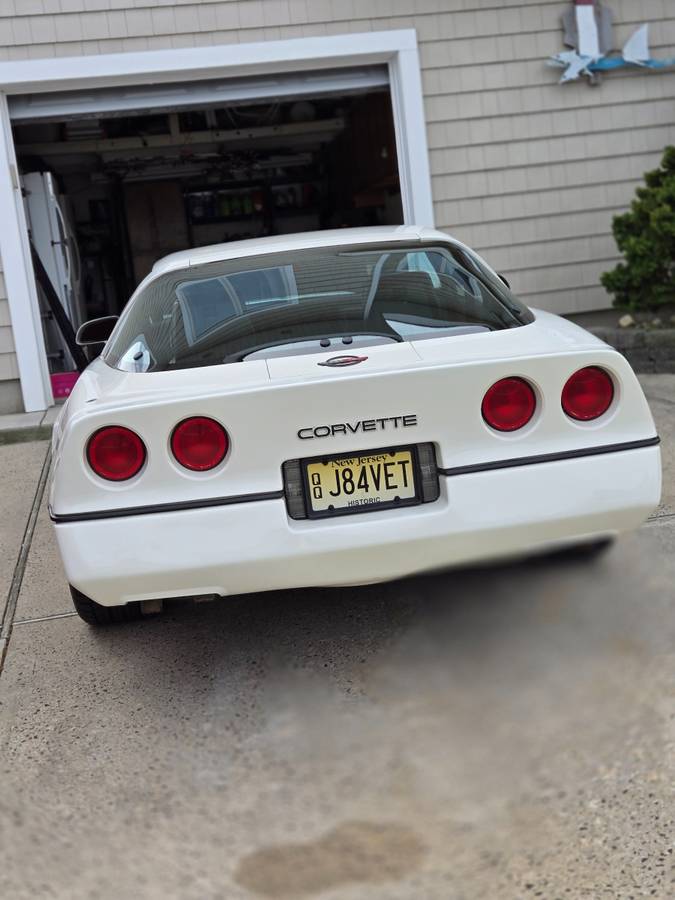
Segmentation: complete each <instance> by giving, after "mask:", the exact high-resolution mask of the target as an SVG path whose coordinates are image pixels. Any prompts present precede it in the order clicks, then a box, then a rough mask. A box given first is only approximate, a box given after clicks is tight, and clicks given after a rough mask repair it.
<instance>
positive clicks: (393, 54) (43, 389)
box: [0, 29, 434, 412]
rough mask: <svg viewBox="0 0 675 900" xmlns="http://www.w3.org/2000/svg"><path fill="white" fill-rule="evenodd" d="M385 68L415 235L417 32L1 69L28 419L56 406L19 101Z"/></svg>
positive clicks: (427, 207)
mask: <svg viewBox="0 0 675 900" xmlns="http://www.w3.org/2000/svg"><path fill="white" fill-rule="evenodd" d="M383 63H385V64H387V65H388V67H389V81H390V90H391V99H392V108H393V114H394V126H395V134H396V150H397V154H398V166H399V177H400V183H401V197H402V202H403V220H404V223H405V224H406V225H428V226H433V224H434V212H433V202H432V194H431V177H430V173H429V156H428V150H427V140H426V122H425V118H424V105H423V95H422V79H421V75H420V64H419V54H418V50H417V36H416V33H415V31H414V29H406V30H400V31H381V32H368V33H365V34H342V35H332V36H329V37H311V38H294V39H291V40H284V41H262V42H257V43H250V44H227V45H221V46H215V47H194V48H192V47H191V48H187V49H185V48H183V49H173V50H149V51H145V52H142V53H109V54H103V55H100V56H78V57H63V58H53V59H36V60H32V59H31V60H22V61H19V62H2V63H0V132H1V133H0V208H1V209H2V218H1V219H0V258H1V259H2V269H3V272H4V276H5V284H6V286H7V296H8V299H9V310H10V317H11V321H12V332H13V335H14V346H15V351H16V356H17V361H18V367H19V375H20V378H21V391H22V395H23V402H24V408H25V410H26V412H33V411H36V410H40V409H46V408H47V407H48V406H50V405H52V403H53V402H54V401H53V397H52V392H51V385H50V381H49V372H48V367H47V361H46V356H45V349H44V340H43V336H42V326H41V321H40V310H39V306H38V298H37V289H36V286H35V279H34V277H33V268H32V265H31V260H30V249H29V244H28V233H27V226H26V217H25V214H24V208H23V202H22V198H21V191H20V187H19V179H18V169H17V164H16V154H15V150H14V142H13V138H12V130H11V121H10V116H9V109H8V103H7V98H8V97H9V96H12V95H15V94H28V93H32V94H36V93H41V92H53V91H70V90H84V89H88V88H106V87H119V86H121V85H140V84H158V83H170V82H176V81H197V80H202V79H209V78H219V77H232V78H237V77H239V78H241V77H245V76H251V75H266V74H274V73H279V72H297V71H302V70H318V69H335V68H342V67H350V66H355V65H357V66H358V65H377V64H383Z"/></svg>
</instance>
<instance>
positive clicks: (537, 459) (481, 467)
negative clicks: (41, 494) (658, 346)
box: [49, 436, 661, 524]
mask: <svg viewBox="0 0 675 900" xmlns="http://www.w3.org/2000/svg"><path fill="white" fill-rule="evenodd" d="M660 443H661V438H660V437H658V436H657V437H653V438H647V439H646V440H643V441H628V442H627V443H625V444H604V445H603V446H601V447H587V448H585V449H583V450H564V451H563V452H562V453H544V454H542V455H541V456H521V457H517V458H515V459H499V460H495V461H493V462H486V463H476V464H474V465H470V466H457V467H456V468H454V469H438V474H439V475H445V476H446V477H452V476H453V475H470V474H472V473H474V472H491V471H493V470H494V469H513V468H516V467H517V466H534V465H537V464H538V463H547V462H558V461H559V460H563V459H578V458H579V457H583V456H599V455H600V454H602V453H619V452H621V451H624V450H641V449H642V448H643V447H656V446H657V445H658V444H660ZM284 496H285V495H284V492H283V490H280V491H268V492H267V493H264V494H235V495H233V496H231V497H210V498H205V499H203V500H181V501H179V502H177V503H155V504H152V505H150V506H127V507H124V508H122V509H101V510H96V511H95V512H83V513H66V514H65V515H60V514H59V513H54V512H52V510H51V508H50V509H49V516H50V518H51V520H52V522H55V523H56V524H61V523H65V522H95V521H97V520H99V519H121V518H125V517H127V516H147V515H152V514H153V513H166V512H179V511H181V510H184V509H208V508H209V507H213V506H232V505H233V504H236V503H257V502H259V501H261V500H282V499H283V498H284Z"/></svg>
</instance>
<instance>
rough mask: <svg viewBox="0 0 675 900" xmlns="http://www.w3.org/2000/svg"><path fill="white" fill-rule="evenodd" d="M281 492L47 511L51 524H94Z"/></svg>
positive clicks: (253, 499)
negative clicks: (107, 520) (64, 511)
mask: <svg viewBox="0 0 675 900" xmlns="http://www.w3.org/2000/svg"><path fill="white" fill-rule="evenodd" d="M283 497H284V492H283V491H267V492H266V493H264V494H234V495H233V496H231V497H206V498H204V499H202V500H179V501H178V502H177V503H153V504H150V505H148V506H125V507H123V508H122V509H100V510H96V511H94V512H82V513H66V514H65V515H60V514H59V513H55V512H52V510H51V507H50V509H49V517H50V519H51V520H52V522H56V523H57V524H61V523H64V522H95V521H96V520H98V519H123V518H125V517H126V516H147V515H151V514H153V513H166V512H180V511H182V510H184V509H207V508H209V507H211V506H232V505H233V504H235V503H256V502H258V501H259V500H282V499H283Z"/></svg>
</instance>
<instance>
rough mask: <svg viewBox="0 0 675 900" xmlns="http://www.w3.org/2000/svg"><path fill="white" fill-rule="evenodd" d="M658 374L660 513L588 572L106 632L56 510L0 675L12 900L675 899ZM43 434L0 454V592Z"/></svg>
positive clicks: (672, 536)
mask: <svg viewBox="0 0 675 900" xmlns="http://www.w3.org/2000/svg"><path fill="white" fill-rule="evenodd" d="M642 381H643V384H644V385H645V387H646V389H647V392H648V396H649V399H650V402H651V404H652V408H653V411H654V415H655V417H656V419H657V424H658V427H659V431H660V433H661V436H662V438H663V439H664V447H663V450H664V468H665V471H664V475H665V483H664V496H663V504H662V506H661V508H660V509H659V511H658V512H657V514H656V515H655V517H654V518H653V519H652V520H651V521H650V522H649V523H648V524H646V525H645V526H644V527H643V528H642V529H641V531H640V532H639V533H637V534H634V535H631V536H629V537H626V538H625V539H623V540H622V541H621V542H620V543H619V544H618V546H617V547H616V548H615V549H614V550H613V551H612V552H611V553H610V554H609V555H608V556H607V557H605V558H604V559H603V560H601V561H598V562H596V563H594V564H580V563H571V562H563V561H560V560H558V561H555V560H542V561H538V562H536V563H520V564H514V565H510V566H500V567H494V568H489V569H481V570H468V571H466V570H465V571H457V572H452V573H448V574H445V575H438V576H433V577H430V578H417V579H413V580H410V581H407V582H402V583H398V584H394V585H386V586H378V587H369V588H362V589H357V590H342V591H327V590H322V591H304V592H287V593H271V594H264V595H255V596H249V597H241V598H234V599H232V600H229V601H227V602H220V603H217V604H202V605H198V606H194V607H192V606H185V607H182V608H179V609H172V610H171V611H170V612H168V613H167V614H165V615H162V616H161V617H159V618H157V619H153V620H150V621H147V622H144V623H141V624H139V625H137V626H136V625H132V626H128V627H124V628H116V629H111V630H108V631H101V632H94V631H91V630H90V629H88V628H87V627H86V626H85V625H84V624H83V623H82V622H80V621H79V619H77V618H75V617H72V616H70V615H68V616H66V617H65V618H64V617H63V615H64V614H66V613H69V612H70V600H69V597H68V595H67V590H66V585H65V580H64V577H63V574H62V571H61V566H60V563H59V561H58V558H57V554H56V549H55V544H54V540H53V537H52V534H51V530H50V524H49V521H48V519H47V516H46V512H45V509H44V505H43V506H42V508H41V510H40V514H39V517H38V520H37V525H36V529H35V533H34V536H33V539H32V545H31V547H30V553H29V555H28V561H27V566H26V570H25V575H24V580H23V586H22V589H21V592H20V595H19V597H18V604H17V608H16V615H15V622H14V630H13V633H12V635H11V641H10V643H9V647H8V652H7V656H6V659H5V664H4V670H3V672H2V677H1V678H0V699H1V707H0V716H1V718H0V741H1V746H2V769H1V776H0V777H1V779H2V780H1V790H0V846H1V847H2V850H3V853H2V857H3V859H2V865H1V866H0V895H2V896H3V897H12V898H35V897H57V898H68V900H71V898H72V900H76V898H85V897H87V898H90V897H99V898H112V897H124V896H130V897H134V898H155V897H158V898H159V897H162V898H164V897H177V898H181V900H183V898H185V900H192V898H195V900H204V898H214V900H215V898H225V900H239V898H242V900H243V898H258V897H262V898H289V900H298V898H314V897H319V896H320V897H321V898H322V900H338V898H339V900H371V898H373V900H374V898H377V900H412V898H415V900H417V898H420V900H421V898H424V900H427V898H429V900H436V898H438V900H469V898H470V900H479V898H485V900H496V898H499V900H511V898H529V897H544V898H546V900H557V898H561V900H562V898H564V900H575V898H593V900H597V898H600V897H608V898H617V897H621V898H629V897H635V898H637V897H643V896H651V897H658V898H665V897H670V896H672V894H673V891H674V887H673V884H674V883H675V881H674V880H675V866H673V862H672V855H671V851H672V834H673V824H674V823H673V819H674V817H675V800H674V797H673V784H675V752H674V751H675V747H674V744H675V697H674V695H673V684H675V654H674V652H673V647H674V646H675V552H674V551H675V404H674V402H673V400H672V398H673V397H674V396H675V376H645V377H644V378H643V379H642ZM46 446H47V445H46V444H45V443H32V444H18V445H13V446H3V447H0V483H1V485H2V497H3V516H2V523H1V524H0V551H1V552H2V557H1V558H2V561H3V562H2V564H1V565H0V594H1V595H2V596H3V597H4V596H5V595H6V594H7V592H8V590H9V587H10V582H11V579H12V574H13V567H14V562H15V560H16V559H17V555H18V554H19V550H20V546H21V541H22V535H23V532H24V528H25V525H26V521H27V519H28V516H29V512H30V508H31V501H32V499H33V495H34V490H35V484H36V482H37V479H38V476H39V473H40V469H41V465H42V461H43V458H44V455H45V452H46ZM617 487H619V486H617ZM7 512H8V513H9V514H7Z"/></svg>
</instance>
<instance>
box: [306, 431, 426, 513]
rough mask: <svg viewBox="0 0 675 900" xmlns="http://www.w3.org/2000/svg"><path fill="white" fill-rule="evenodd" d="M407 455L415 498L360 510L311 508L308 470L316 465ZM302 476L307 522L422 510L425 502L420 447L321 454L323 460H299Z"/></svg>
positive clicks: (368, 505) (378, 504) (308, 458)
mask: <svg viewBox="0 0 675 900" xmlns="http://www.w3.org/2000/svg"><path fill="white" fill-rule="evenodd" d="M401 452H408V453H410V457H411V460H412V475H413V487H414V491H415V492H414V496H412V497H406V498H404V499H402V500H398V501H396V500H385V501H383V502H382V503H373V504H364V505H359V506H344V507H338V508H337V509H320V510H315V509H314V508H313V506H312V495H311V491H312V487H311V485H310V482H309V476H308V468H309V466H311V465H312V464H316V463H323V462H326V463H329V462H334V461H335V460H344V459H355V458H361V457H364V456H377V455H380V454H385V453H401ZM300 472H301V475H302V487H303V492H304V498H305V510H306V513H307V518H308V519H336V518H338V517H340V516H353V515H359V514H363V513H369V512H382V511H383V510H389V509H404V508H406V507H411V506H419V505H420V504H421V503H423V502H424V501H423V498H422V475H421V471H420V466H419V457H418V454H417V446H416V445H415V444H404V445H403V446H399V447H376V448H374V449H369V450H355V451H353V452H349V451H348V450H347V451H344V452H342V453H322V454H321V455H320V456H312V457H305V458H303V459H301V460H300Z"/></svg>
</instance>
